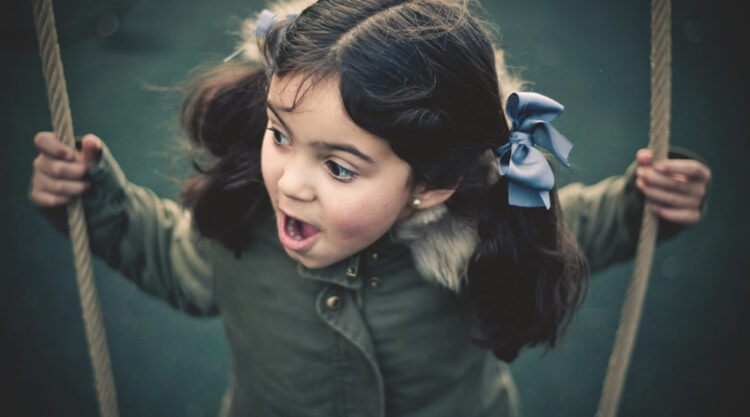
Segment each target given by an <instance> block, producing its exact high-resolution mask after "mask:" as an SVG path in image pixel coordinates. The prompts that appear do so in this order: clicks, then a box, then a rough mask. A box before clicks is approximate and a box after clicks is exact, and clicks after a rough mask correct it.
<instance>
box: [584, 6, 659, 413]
mask: <svg viewBox="0 0 750 417" xmlns="http://www.w3.org/2000/svg"><path fill="white" fill-rule="evenodd" d="M671 12H672V8H671V5H670V1H669V0H652V1H651V114H650V119H651V122H650V129H649V137H650V138H649V148H651V150H652V151H653V154H654V157H653V160H654V161H658V160H661V159H664V158H666V156H667V151H668V148H669V119H670V113H669V112H670V106H671V95H672V69H671V62H672V38H671ZM657 226H658V219H657V218H656V216H655V215H654V214H653V213H652V212H651V204H650V203H649V202H648V201H646V205H645V207H644V209H643V223H642V224H641V230H640V239H639V240H638V246H637V249H636V255H635V265H634V269H633V275H632V277H631V281H630V285H629V287H628V290H627V294H626V296H625V302H624V304H623V306H622V311H621V315H620V326H619V327H618V329H617V334H616V335H615V345H614V348H613V349H612V355H611V356H610V358H609V366H608V369H607V375H606V377H605V378H604V388H603V389H602V397H601V399H600V400H599V409H598V410H597V412H596V417H614V416H615V415H617V408H618V406H619V404H620V397H621V395H622V390H623V386H624V382H625V376H626V374H627V370H628V364H629V363H630V358H631V356H632V353H633V345H634V344H635V338H636V333H637V331H638V323H639V321H640V319H641V313H642V312H643V300H644V298H645V295H646V288H647V286H648V276H649V272H650V271H651V264H652V261H653V256H654V248H655V246H656V232H657Z"/></svg>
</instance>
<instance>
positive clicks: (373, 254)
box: [370, 252, 380, 261]
mask: <svg viewBox="0 0 750 417" xmlns="http://www.w3.org/2000/svg"><path fill="white" fill-rule="evenodd" d="M370 256H371V257H372V260H373V261H377V260H378V258H380V255H378V253H377V252H373V253H372V255H370Z"/></svg>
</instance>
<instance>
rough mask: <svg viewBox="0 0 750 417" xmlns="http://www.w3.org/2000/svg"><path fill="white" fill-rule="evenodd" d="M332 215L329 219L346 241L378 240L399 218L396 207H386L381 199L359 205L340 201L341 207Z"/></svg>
mask: <svg viewBox="0 0 750 417" xmlns="http://www.w3.org/2000/svg"><path fill="white" fill-rule="evenodd" d="M386 198H387V197H386ZM331 215H332V216H331V217H329V218H330V219H331V224H332V226H334V228H335V230H336V231H337V235H339V237H340V238H342V239H345V240H351V239H361V238H367V239H373V238H378V237H380V235H382V234H383V233H385V232H386V231H388V229H390V227H391V226H392V225H393V223H395V221H396V219H397V217H398V216H397V215H398V213H395V212H394V207H392V206H391V207H388V206H386V207H384V206H383V204H382V200H379V199H378V200H373V201H365V202H364V203H363V202H362V200H359V203H354V202H347V201H345V200H344V201H340V207H339V208H338V209H337V210H335V211H332V212H331Z"/></svg>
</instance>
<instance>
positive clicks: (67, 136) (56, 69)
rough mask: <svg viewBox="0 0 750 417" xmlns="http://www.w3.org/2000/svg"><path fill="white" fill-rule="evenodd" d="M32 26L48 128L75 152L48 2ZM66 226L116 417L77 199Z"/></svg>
mask: <svg viewBox="0 0 750 417" xmlns="http://www.w3.org/2000/svg"><path fill="white" fill-rule="evenodd" d="M33 8H34V24H35V26H36V34H37V38H38V40H39V54H40V56H41V58H42V67H43V71H44V80H45V82H46V84H47V96H48V98H49V106H50V110H51V112H52V125H53V127H54V130H55V134H56V135H57V137H59V138H61V140H62V141H63V143H65V144H66V145H68V146H70V147H71V148H72V149H75V143H74V139H73V122H72V119H71V117H70V103H69V102H68V92H67V90H66V86H65V77H64V75H63V67H62V61H61V59H60V47H59V45H58V43H57V31H56V29H55V16H54V14H53V13H52V2H51V0H33ZM68 226H69V229H70V237H71V242H72V248H73V257H74V261H75V267H76V271H77V275H76V278H77V282H78V293H79V295H80V297H81V307H82V313H83V322H84V327H85V329H86V340H87V341H88V345H89V354H90V356H91V364H92V367H93V371H94V381H95V386H96V394H97V399H98V401H99V412H100V414H101V415H102V416H105V417H117V416H118V415H119V413H118V411H117V394H116V392H115V381H114V378H113V376H112V367H111V364H110V360H109V350H108V349H107V338H106V334H105V333H104V324H103V323H102V314H101V308H100V307H99V298H98V296H97V293H96V285H95V282H94V271H93V268H92V264H91V253H90V252H89V237H88V233H87V231H86V222H85V220H84V212H83V205H82V204H81V199H80V197H79V198H75V199H73V200H72V201H71V203H70V204H69V205H68Z"/></svg>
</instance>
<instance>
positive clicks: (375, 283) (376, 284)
mask: <svg viewBox="0 0 750 417" xmlns="http://www.w3.org/2000/svg"><path fill="white" fill-rule="evenodd" d="M369 285H370V288H372V289H374V290H376V289H378V288H380V278H378V277H372V278H370V281H369Z"/></svg>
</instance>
